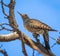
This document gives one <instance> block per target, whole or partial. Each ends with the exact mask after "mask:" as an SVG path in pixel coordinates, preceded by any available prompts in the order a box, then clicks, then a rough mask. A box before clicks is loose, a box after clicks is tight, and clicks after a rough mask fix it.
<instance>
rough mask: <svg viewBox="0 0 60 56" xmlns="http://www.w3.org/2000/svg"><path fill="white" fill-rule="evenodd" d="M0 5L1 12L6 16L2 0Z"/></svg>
mask: <svg viewBox="0 0 60 56" xmlns="http://www.w3.org/2000/svg"><path fill="white" fill-rule="evenodd" d="M1 7H2V12H3V14H4V15H5V16H7V17H8V15H7V14H6V12H5V11H4V3H3V0H1Z"/></svg>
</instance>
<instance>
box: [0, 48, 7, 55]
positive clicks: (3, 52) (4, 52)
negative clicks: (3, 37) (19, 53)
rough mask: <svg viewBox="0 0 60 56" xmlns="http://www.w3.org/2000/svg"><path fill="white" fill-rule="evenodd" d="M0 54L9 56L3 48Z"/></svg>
mask: <svg viewBox="0 0 60 56" xmlns="http://www.w3.org/2000/svg"><path fill="white" fill-rule="evenodd" d="M0 53H2V54H3V55H4V56H8V54H7V52H6V51H5V50H2V49H1V48H0Z"/></svg>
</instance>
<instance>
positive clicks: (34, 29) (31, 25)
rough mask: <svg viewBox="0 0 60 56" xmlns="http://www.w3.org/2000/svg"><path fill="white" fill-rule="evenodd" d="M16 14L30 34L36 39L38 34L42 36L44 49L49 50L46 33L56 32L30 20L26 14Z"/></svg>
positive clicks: (37, 21)
mask: <svg viewBox="0 0 60 56" xmlns="http://www.w3.org/2000/svg"><path fill="white" fill-rule="evenodd" d="M18 14H19V15H20V16H21V17H22V19H23V25H24V27H25V28H26V29H27V30H28V31H29V32H31V33H32V34H33V35H35V36H36V37H38V35H39V34H42V35H43V38H44V42H45V47H46V49H47V50H50V45H49V35H48V31H56V30H54V29H52V28H51V27H50V26H48V25H47V24H45V23H43V22H41V21H39V20H36V19H31V18H30V17H29V16H28V15H27V14H21V13H19V12H18Z"/></svg>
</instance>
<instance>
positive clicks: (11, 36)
mask: <svg viewBox="0 0 60 56" xmlns="http://www.w3.org/2000/svg"><path fill="white" fill-rule="evenodd" d="M22 35H23V36H24V43H25V44H27V45H28V46H30V47H31V48H32V49H34V50H37V51H38V52H39V53H42V54H43V55H44V56H55V55H54V54H53V53H52V52H51V51H50V52H49V53H48V51H47V50H46V49H45V48H44V46H43V45H42V44H41V43H40V44H39V45H38V44H37V43H36V42H34V41H33V40H31V39H30V38H29V37H28V36H26V35H25V34H23V33H22ZM16 39H21V37H20V36H19V35H18V34H17V32H13V33H10V34H7V35H0V41H1V42H8V41H13V40H16Z"/></svg>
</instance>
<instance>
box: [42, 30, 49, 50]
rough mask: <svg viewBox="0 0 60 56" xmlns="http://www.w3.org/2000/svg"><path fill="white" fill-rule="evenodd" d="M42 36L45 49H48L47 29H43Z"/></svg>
mask: <svg viewBox="0 0 60 56" xmlns="http://www.w3.org/2000/svg"><path fill="white" fill-rule="evenodd" d="M43 38H44V42H45V48H46V49H47V50H50V45H49V35H48V32H47V31H44V34H43Z"/></svg>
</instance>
